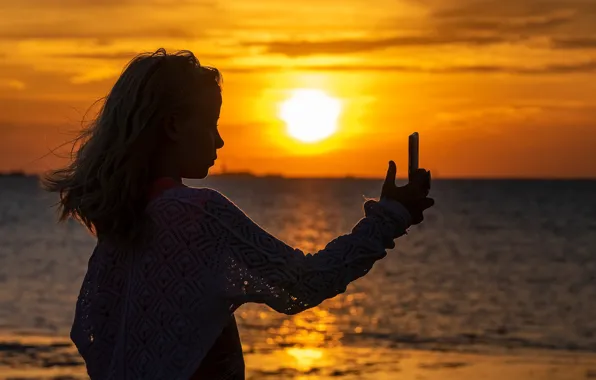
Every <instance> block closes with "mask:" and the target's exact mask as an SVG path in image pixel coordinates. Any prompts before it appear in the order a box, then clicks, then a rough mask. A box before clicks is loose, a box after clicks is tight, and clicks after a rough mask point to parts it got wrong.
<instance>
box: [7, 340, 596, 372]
mask: <svg viewBox="0 0 596 380" xmlns="http://www.w3.org/2000/svg"><path fill="white" fill-rule="evenodd" d="M0 342H1V343H0V379H1V380H9V379H10V380H16V379H19V380H26V379H30V380H33V379H44V380H45V379H48V380H49V379H51V380H79V379H86V378H87V376H86V374H85V367H84V363H83V361H82V359H81V358H80V356H79V355H78V353H77V352H76V350H75V349H74V347H73V346H72V345H71V344H70V342H69V340H68V339H66V338H50V337H41V336H29V337H27V336H24V337H23V336H18V337H16V336H14V337H9V336H5V337H0ZM245 358H246V365H247V370H246V373H247V379H293V380H330V379H344V380H356V379H360V380H362V379H365V380H368V379H370V380H389V379H392V380H402V379H403V380H410V379H412V380H456V379H457V380H475V379H484V380H501V379H506V380H526V379H536V380H575V379H596V354H593V353H570V352H564V351H554V350H553V351H548V350H541V351H528V350H519V349H515V350H504V351H503V352H502V353H465V352H443V351H428V350H412V349H393V348H378V349H375V348H362V347H347V346H339V347H332V348H323V349H321V348H298V347H287V348H282V349H277V350H273V349H272V350H269V351H263V350H261V351H260V352H254V351H253V350H252V349H251V348H250V347H245Z"/></svg>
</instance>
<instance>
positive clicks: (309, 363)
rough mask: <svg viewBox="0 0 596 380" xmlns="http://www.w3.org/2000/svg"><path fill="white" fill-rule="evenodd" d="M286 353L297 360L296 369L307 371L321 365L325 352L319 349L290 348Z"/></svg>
mask: <svg viewBox="0 0 596 380" xmlns="http://www.w3.org/2000/svg"><path fill="white" fill-rule="evenodd" d="M286 353H287V354H288V355H290V356H291V357H292V358H294V359H295V361H296V362H295V363H294V365H293V367H294V368H296V369H297V370H300V371H307V370H309V369H311V368H312V367H313V366H316V365H319V364H320V363H319V360H320V359H321V358H322V357H323V350H322V349H318V348H298V347H293V348H288V349H287V350H286Z"/></svg>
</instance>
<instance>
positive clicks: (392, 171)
mask: <svg viewBox="0 0 596 380" xmlns="http://www.w3.org/2000/svg"><path fill="white" fill-rule="evenodd" d="M396 175H397V167H396V166H395V162H393V161H389V168H388V169H387V176H386V177H385V185H388V184H390V185H395V177H396Z"/></svg>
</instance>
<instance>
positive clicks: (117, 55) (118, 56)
mask: <svg viewBox="0 0 596 380" xmlns="http://www.w3.org/2000/svg"><path fill="white" fill-rule="evenodd" d="M167 51H168V53H171V52H174V51H175V50H170V49H167ZM139 53H142V52H141V51H136V52H134V51H121V52H88V53H66V54H56V55H54V57H61V58H74V59H97V60H117V61H124V60H130V59H132V58H134V57H135V56H137V55H138V54H139ZM230 57H232V55H231V54H215V53H214V54H208V53H207V54H205V53H201V54H200V55H199V56H197V58H198V59H199V60H200V61H201V62H202V61H204V60H223V59H228V58H230Z"/></svg>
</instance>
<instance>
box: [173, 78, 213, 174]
mask: <svg viewBox="0 0 596 380" xmlns="http://www.w3.org/2000/svg"><path fill="white" fill-rule="evenodd" d="M205 92H206V93H205V94H204V95H203V96H202V99H201V101H200V103H199V106H198V108H197V112H193V116H191V117H188V118H186V119H184V120H181V125H180V126H179V127H180V136H179V138H178V151H179V153H180V155H179V159H178V162H179V165H180V174H181V176H182V177H183V178H192V179H201V178H205V177H206V176H207V174H208V173H209V168H210V167H212V166H213V165H214V164H215V160H216V159H217V150H218V149H221V148H222V147H223V145H224V141H223V139H222V138H221V136H220V134H219V130H218V120H219V115H220V111H221V104H222V99H221V93H220V91H219V88H217V90H208V91H205Z"/></svg>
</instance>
